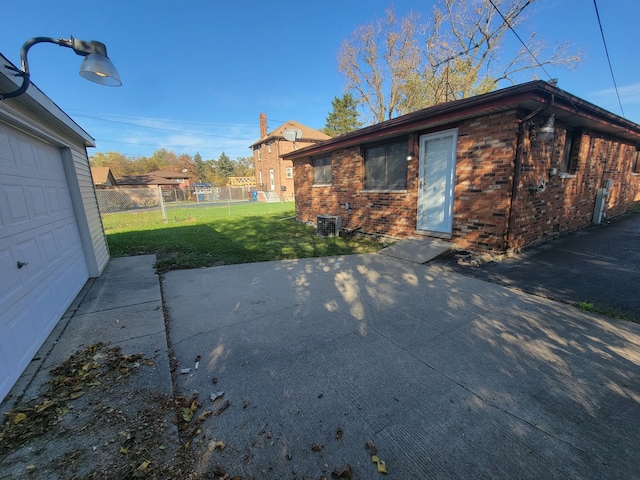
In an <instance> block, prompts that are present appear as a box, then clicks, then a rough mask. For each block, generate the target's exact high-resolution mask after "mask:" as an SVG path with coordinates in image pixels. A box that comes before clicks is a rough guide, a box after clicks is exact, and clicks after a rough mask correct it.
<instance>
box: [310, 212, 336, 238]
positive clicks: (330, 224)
mask: <svg viewBox="0 0 640 480" xmlns="http://www.w3.org/2000/svg"><path fill="white" fill-rule="evenodd" d="M316 223H317V225H318V236H319V237H338V236H340V216H339V215H318V217H317V219H316Z"/></svg>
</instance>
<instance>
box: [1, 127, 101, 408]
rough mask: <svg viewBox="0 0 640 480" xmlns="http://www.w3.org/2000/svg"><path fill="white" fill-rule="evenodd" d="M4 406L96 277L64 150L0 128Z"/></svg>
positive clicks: (12, 130)
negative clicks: (84, 245)
mask: <svg viewBox="0 0 640 480" xmlns="http://www.w3.org/2000/svg"><path fill="white" fill-rule="evenodd" d="M0 272H1V273H0V400H1V399H2V398H4V397H5V396H6V394H7V393H8V391H9V389H10V388H11V386H12V385H13V384H14V383H15V381H16V380H17V379H18V378H19V376H20V374H21V373H22V371H23V370H24V369H25V368H26V366H27V365H28V364H29V362H30V361H31V359H32V358H33V356H34V354H35V353H36V352H37V350H38V348H39V347H40V346H41V345H42V343H43V342H44V341H45V340H46V338H47V336H48V335H49V333H51V330H53V328H54V327H55V325H56V323H57V322H58V320H59V319H60V318H61V317H62V315H63V314H64V312H65V311H66V309H67V307H68V306H69V305H70V304H71V302H72V301H73V299H74V298H75V296H76V295H77V294H78V292H79V291H80V289H81V288H82V286H83V285H84V284H85V282H86V281H87V279H88V277H89V274H88V270H87V264H86V260H85V257H84V252H83V249H82V244H81V242H80V234H79V232H78V227H77V224H76V219H75V215H74V212H73V208H72V203H71V196H70V194H69V189H68V185H67V180H66V176H65V173H64V168H63V165H62V157H61V155H60V151H59V150H58V148H56V147H53V146H51V145H48V144H46V143H44V142H42V141H40V140H38V139H36V138H34V137H31V136H29V135H26V134H24V133H22V132H20V131H18V130H15V129H13V128H12V127H10V126H8V125H6V124H3V123H0Z"/></svg>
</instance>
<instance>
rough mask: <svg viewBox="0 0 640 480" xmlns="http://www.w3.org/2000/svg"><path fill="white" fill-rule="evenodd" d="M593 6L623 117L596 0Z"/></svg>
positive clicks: (622, 111)
mask: <svg viewBox="0 0 640 480" xmlns="http://www.w3.org/2000/svg"><path fill="white" fill-rule="evenodd" d="M593 6H594V7H595V9H596V17H597V18H598V26H599V27H600V35H602V44H603V45H604V52H605V53H606V54H607V63H608V64H609V71H610V72H611V80H613V87H614V88H615V91H616V96H617V97H618V105H620V112H621V113H622V116H623V117H624V110H623V109H622V102H621V101H620V93H619V92H618V85H617V84H616V77H615V76H614V75H613V67H612V66H611V58H610V57H609V49H608V48H607V42H606V41H605V39H604V30H603V29H602V22H601V21H600V12H598V4H597V3H596V0H593Z"/></svg>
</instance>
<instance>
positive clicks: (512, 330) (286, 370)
mask: <svg viewBox="0 0 640 480" xmlns="http://www.w3.org/2000/svg"><path fill="white" fill-rule="evenodd" d="M163 292H164V298H165V302H166V306H167V312H168V315H169V319H170V320H169V325H170V331H169V337H170V340H171V343H172V346H173V349H174V352H175V356H176V358H177V359H178V361H179V362H180V363H181V367H193V366H194V359H195V357H196V356H197V355H200V356H201V357H202V360H201V362H200V364H199V369H198V370H192V371H191V372H190V373H189V374H185V375H179V376H178V377H177V379H176V381H177V388H178V389H179V390H180V391H181V392H183V393H184V394H185V395H190V394H192V393H193V391H198V392H199V394H200V397H199V398H200V399H201V401H202V402H203V407H202V408H203V410H209V411H216V410H217V409H218V408H219V407H220V406H221V405H222V402H224V401H225V400H228V401H229V402H230V406H229V407H228V408H227V409H226V410H224V411H222V412H220V414H219V415H217V416H216V415H213V416H211V417H209V418H208V419H206V420H205V421H204V422H203V423H202V424H201V429H202V433H201V436H200V437H199V439H198V440H197V441H195V440H194V441H193V442H192V443H191V446H190V453H191V455H193V457H194V459H195V463H196V467H197V470H198V471H199V472H201V473H203V474H207V473H208V474H211V472H212V471H214V470H216V469H218V471H219V470H220V469H222V470H224V471H225V472H227V473H228V474H230V476H234V475H238V476H239V477H240V478H273V479H277V478H283V479H284V478H320V477H322V476H326V477H327V478H330V477H331V472H332V470H334V469H340V468H342V466H343V465H344V464H349V465H350V467H351V469H352V472H353V473H352V474H353V477H352V478H354V479H371V478H380V477H381V475H380V474H379V473H378V472H377V470H376V465H375V464H374V463H372V462H371V456H370V452H368V451H367V449H366V448H365V444H366V442H368V441H372V442H373V443H375V445H376V446H377V448H378V450H379V451H378V456H379V458H380V459H381V460H384V461H385V462H386V466H387V469H388V472H389V474H388V476H387V478H398V479H400V478H402V479H405V478H420V479H426V478H542V477H544V478H598V479H600V478H634V477H635V476H636V475H637V467H638V461H637V455H636V445H637V443H638V440H640V438H639V437H640V436H639V435H638V432H637V429H636V428H635V425H637V423H638V421H640V408H638V406H639V405H638V404H639V403H640V377H639V376H638V375H637V372H638V367H639V366H640V325H637V324H633V323H629V322H622V321H615V320H610V319H606V318H604V317H599V316H593V315H589V314H585V313H583V312H581V311H579V310H576V309H574V308H572V307H568V306H566V305H563V304H558V303H555V302H552V301H550V300H547V299H543V298H538V297H534V296H530V295H526V294H523V293H519V292H516V291H512V290H509V289H507V288H504V287H500V286H496V285H492V284H490V283H486V282H482V281H479V280H476V279H473V278H469V277H464V276H461V275H458V274H455V273H452V272H449V271H445V270H444V269H442V268H438V267H430V266H426V265H421V264H417V263H414V262H408V261H402V260H399V259H397V258H394V257H389V256H386V255H378V254H372V255H357V256H346V257H333V258H319V259H305V260H296V261H284V262H265V263H259V264H250V265H232V266H223V267H214V268H208V269H198V270H189V271H173V272H169V273H167V274H166V275H165V278H164V282H163ZM214 378H215V380H216V383H215V384H214V383H213V379H214ZM219 390H222V391H224V396H223V397H222V398H221V399H218V400H216V401H215V402H211V401H210V400H208V396H209V393H210V392H212V391H219ZM218 440H219V441H223V442H225V444H226V448H225V449H224V450H222V451H221V450H219V449H212V448H211V445H214V444H213V443H212V442H214V441H218Z"/></svg>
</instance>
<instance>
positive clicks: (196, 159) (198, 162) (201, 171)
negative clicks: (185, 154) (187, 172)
mask: <svg viewBox="0 0 640 480" xmlns="http://www.w3.org/2000/svg"><path fill="white" fill-rule="evenodd" d="M193 163H194V164H195V166H196V173H197V174H198V179H199V180H200V181H201V182H204V180H205V178H206V176H207V171H206V168H205V165H204V162H203V161H202V157H201V156H200V154H199V153H197V152H196V154H195V155H194V156H193Z"/></svg>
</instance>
